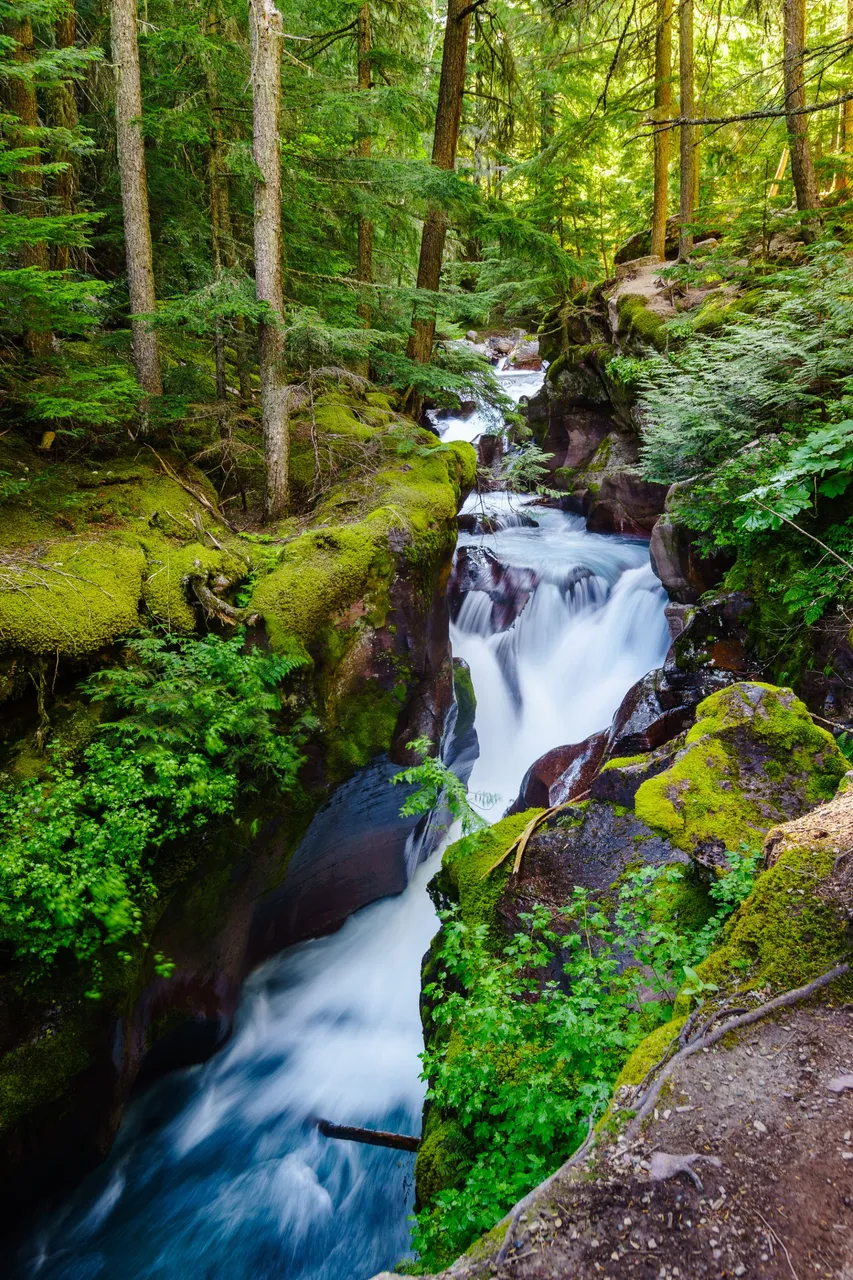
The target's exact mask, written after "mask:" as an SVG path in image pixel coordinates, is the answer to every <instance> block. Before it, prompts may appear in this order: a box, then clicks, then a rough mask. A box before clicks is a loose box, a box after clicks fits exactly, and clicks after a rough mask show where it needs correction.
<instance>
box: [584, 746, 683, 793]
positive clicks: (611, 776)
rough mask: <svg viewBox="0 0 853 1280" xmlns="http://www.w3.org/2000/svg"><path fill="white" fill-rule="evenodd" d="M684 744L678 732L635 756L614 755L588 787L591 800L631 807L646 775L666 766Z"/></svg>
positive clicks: (651, 774) (652, 776) (655, 772)
mask: <svg viewBox="0 0 853 1280" xmlns="http://www.w3.org/2000/svg"><path fill="white" fill-rule="evenodd" d="M683 745H684V735H683V734H680V735H679V736H678V737H677V738H674V739H673V740H672V741H671V742H667V743H665V744H664V745H663V746H662V747H658V748H657V750H655V751H649V752H646V753H645V754H642V755H636V756H617V757H614V758H613V759H611V760H608V761H607V763H606V764H605V765H604V766H603V768H602V769H601V772H600V773H599V774H598V776H597V777H596V778H595V780H594V781H593V783H592V786H591V787H590V795H591V796H592V798H593V800H609V801H610V803H611V804H619V805H623V806H624V807H625V808H631V807H632V806H633V804H634V797H635V796H636V794H637V792H638V791H639V789H640V787H641V786H642V785H643V783H644V782H645V781H646V779H647V778H656V777H657V775H658V774H659V773H663V771H664V769H668V768H669V766H670V765H671V764H672V761H673V758H674V756H675V753H676V751H678V749H679V747H681V746H683Z"/></svg>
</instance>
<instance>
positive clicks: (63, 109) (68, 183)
mask: <svg viewBox="0 0 853 1280" xmlns="http://www.w3.org/2000/svg"><path fill="white" fill-rule="evenodd" d="M53 29H54V34H55V37H56V44H57V47H58V48H60V49H73V48H74V42H75V40H76V39H77V10H76V8H75V7H74V5H72V4H69V5H68V7H67V8H66V9H65V10H64V11H63V13H62V16H61V17H59V18H57V20H56V22H55V23H54V28H53ZM48 107H49V112H50V123H51V125H52V126H53V127H55V128H61V129H69V130H74V129H76V128H77V125H78V123H79V116H78V114H77V97H76V94H75V91H74V81H73V80H69V79H66V80H60V81H59V82H58V83H57V84H55V85H53V86H52V87H51V89H50V91H49V95H48ZM56 159H57V160H60V161H61V162H62V163H63V164H64V165H65V166H66V167H65V168H64V169H63V170H62V172H61V173H59V174H57V176H56V179H55V182H54V188H53V198H54V201H55V203H56V206H57V211H58V212H59V213H73V212H74V194H75V192H76V190H77V184H78V170H77V163H76V161H75V158H74V156H73V155H72V153H71V152H70V151H69V150H68V149H67V148H65V147H63V148H61V149H60V150H59V151H58V153H57V155H56ZM70 263H71V250H70V247H69V246H68V245H67V244H58V245H54V246H53V249H52V252H51V266H52V267H53V268H54V270H55V271H67V270H68V267H69V266H70Z"/></svg>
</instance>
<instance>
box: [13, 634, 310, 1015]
mask: <svg viewBox="0 0 853 1280" xmlns="http://www.w3.org/2000/svg"><path fill="white" fill-rule="evenodd" d="M126 647H127V656H128V662H127V664H126V665H125V666H121V667H114V668H111V669H109V670H104V671H99V672H97V673H96V674H95V675H94V676H92V677H91V678H90V679H89V680H88V681H87V682H85V683H84V684H83V686H82V689H83V691H84V692H85V693H87V694H88V695H89V696H90V697H91V698H92V700H93V701H105V702H106V703H107V705H108V709H110V710H114V711H115V712H116V715H115V717H114V718H111V719H110V720H109V721H108V722H106V723H103V724H101V726H100V728H99V730H98V733H97V736H96V738H95V740H94V741H93V742H92V743H91V744H90V745H89V746H88V747H87V748H86V750H85V751H84V753H83V758H82V761H81V762H80V763H74V762H73V761H72V760H70V759H69V758H68V757H67V756H66V757H63V755H62V753H61V750H60V749H59V748H58V747H55V748H54V750H53V753H52V755H53V758H52V761H51V763H50V764H49V767H48V769H47V773H46V776H44V777H42V778H40V779H29V780H26V781H23V782H17V783H14V782H12V781H11V780H10V779H9V778H6V779H4V785H3V786H2V787H0V947H2V954H3V955H4V958H5V961H6V963H7V964H8V963H12V964H14V965H15V968H16V971H17V972H18V973H19V974H20V975H21V977H22V980H23V981H32V980H34V979H37V978H41V977H44V976H45V975H46V974H48V973H49V972H50V971H51V969H52V968H53V967H54V966H55V965H56V964H57V963H59V962H61V961H62V959H63V958H70V957H73V958H74V959H75V960H76V961H77V962H78V963H79V964H81V965H82V966H83V967H84V969H85V971H86V973H87V974H88V981H89V988H90V989H89V993H88V994H90V995H92V996H97V995H98V994H99V990H100V986H101V961H100V955H101V953H102V949H103V948H104V947H114V948H118V947H120V946H122V945H124V946H127V945H128V943H129V942H130V940H131V939H132V938H133V936H134V935H136V934H138V933H139V932H140V930H141V928H142V924H143V921H144V918H145V913H146V911H147V910H148V909H149V908H150V907H151V905H152V904H153V902H154V900H155V899H156V897H157V883H156V858H157V854H158V852H159V851H160V850H162V849H164V847H165V846H167V845H168V844H169V843H170V842H172V841H174V840H176V839H178V838H186V837H187V836H190V835H195V836H196V837H198V833H199V832H200V830H201V829H202V828H204V827H205V826H206V825H207V824H208V823H209V822H210V821H211V820H212V819H214V818H218V817H222V816H223V815H226V814H228V813H230V812H231V811H232V810H233V808H234V805H235V802H236V799H237V794H238V787H239V789H241V790H246V789H251V788H253V787H257V786H258V784H259V782H260V781H261V780H262V779H264V780H269V781H273V782H274V783H275V784H276V786H277V788H278V789H279V790H283V791H287V790H291V789H293V788H294V787H295V786H296V774H297V770H298V768H299V765H300V764H301V762H302V756H301V754H300V743H301V741H302V740H303V735H304V732H305V730H306V729H307V728H308V727H309V726H308V723H307V722H306V721H305V720H303V721H301V722H300V723H299V724H298V725H296V726H295V727H291V728H290V730H289V731H288V732H283V731H282V729H281V726H280V720H281V691H280V684H281V681H282V679H283V678H284V677H286V676H287V675H288V674H289V673H290V672H291V671H292V670H293V669H294V667H296V666H298V665H299V663H298V660H295V659H294V658H292V657H281V656H278V655H275V654H271V653H263V652H260V651H251V652H244V651H243V641H242V637H241V636H236V637H234V638H233V639H228V640H225V639H220V638H217V637H214V636H207V637H205V638H204V639H201V640H197V639H187V640H176V639H174V638H168V639H166V638H160V637H156V636H149V637H146V638H143V639H136V640H130V641H128V642H127V644H126ZM119 954H120V955H123V956H125V957H126V958H128V959H129V953H128V952H126V951H124V952H120V953H119ZM167 968H168V966H165V968H164V971H165V969H167Z"/></svg>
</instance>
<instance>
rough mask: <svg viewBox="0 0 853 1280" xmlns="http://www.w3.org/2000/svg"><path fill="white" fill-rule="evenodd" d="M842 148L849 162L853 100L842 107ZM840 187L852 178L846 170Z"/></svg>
mask: <svg viewBox="0 0 853 1280" xmlns="http://www.w3.org/2000/svg"><path fill="white" fill-rule="evenodd" d="M846 34H847V36H848V38H850V37H853V0H847V31H846ZM841 150H842V151H843V152H844V155H845V156H846V157H847V163H848V164H849V163H850V158H851V156H853V102H845V103H843V105H842V107H841ZM836 185H837V186H839V187H842V188H843V187H848V186H849V185H850V178H849V176H848V174H847V172H846V171H843V172H842V173H841V174H840V176H839V179H838V182H837V183H836Z"/></svg>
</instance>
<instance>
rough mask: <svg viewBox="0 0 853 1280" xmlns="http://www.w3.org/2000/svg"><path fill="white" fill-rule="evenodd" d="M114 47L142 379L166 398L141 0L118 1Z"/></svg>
mask: <svg viewBox="0 0 853 1280" xmlns="http://www.w3.org/2000/svg"><path fill="white" fill-rule="evenodd" d="M110 46H111V50H112V60H113V66H114V68H115V77H116V136H117V142H118V163H119V177H120V179H121V207H122V213H123V215H124V243H125V253H126V256H127V283H128V289H129V292H130V314H131V326H132V332H133V363H134V366H135V368H136V380H137V382H138V383H139V385H140V387H141V388H142V390H143V391H144V392H145V394H146V395H152V396H159V395H162V394H163V378H162V374H161V371H160V348H159V344H158V341H157V334H156V331H155V330H153V329H152V328H151V327H150V325H149V324H148V323H147V322H146V321H145V320H144V319H143V318H142V317H143V316H145V315H150V314H152V313H153V311H154V309H155V307H156V305H157V299H156V295H155V292H154V260H153V255H152V251H151V222H150V219H149V216H148V179H147V174H146V171H145V142H144V139H143V137H142V86H141V83H140V77H139V42H138V39H137V21H136V0H112V25H111V31H110Z"/></svg>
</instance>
